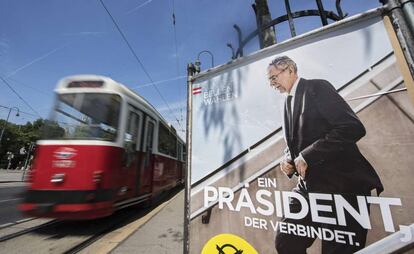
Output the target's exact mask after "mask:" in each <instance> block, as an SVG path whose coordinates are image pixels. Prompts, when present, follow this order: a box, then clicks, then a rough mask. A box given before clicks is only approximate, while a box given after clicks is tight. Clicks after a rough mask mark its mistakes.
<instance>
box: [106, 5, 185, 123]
mask: <svg viewBox="0 0 414 254" xmlns="http://www.w3.org/2000/svg"><path fill="white" fill-rule="evenodd" d="M99 2H100V3H101V5H102V7H103V8H104V9H105V11H106V13H107V14H108V15H109V17H110V18H111V20H112V22H113V24H114V25H115V27H116V29H117V30H118V32H119V34H120V35H121V37H122V39H123V40H124V42H125V43H126V45H127V46H128V48H129V50H130V51H131V53H132V55H133V56H134V58H135V59H136V60H137V62H138V64H139V65H140V67H141V69H142V70H143V72H144V73H145V75H146V76H147V77H148V79H149V80H150V82H151V83H154V80H153V79H152V77H151V75H150V74H149V73H148V71H147V69H146V68H145V66H144V64H143V63H142V61H141V60H140V59H139V57H138V55H137V54H136V53H135V50H134V49H133V48H132V46H131V44H130V43H129V41H128V39H127V38H126V36H125V34H124V33H123V32H122V30H121V28H120V27H119V25H118V23H117V22H116V20H115V18H114V17H113V16H112V14H111V12H110V11H109V10H108V8H107V7H106V5H105V4H104V2H103V0H99ZM154 88H155V90H156V91H157V93H158V94H159V96H160V97H161V99H162V100H163V102H164V103H165V105H167V108H168V109H169V111H170V113H171V115H173V116H174V118H175V120H176V121H177V123H178V125H179V126H180V127H181V128H183V127H182V126H181V123H180V120H178V118H177V117H176V116H175V114H174V113H173V111H172V110H171V107H170V105H169V104H168V102H167V101H166V99H165V98H164V96H163V95H162V94H161V92H160V90H159V89H158V87H157V86H156V85H155V84H154Z"/></svg>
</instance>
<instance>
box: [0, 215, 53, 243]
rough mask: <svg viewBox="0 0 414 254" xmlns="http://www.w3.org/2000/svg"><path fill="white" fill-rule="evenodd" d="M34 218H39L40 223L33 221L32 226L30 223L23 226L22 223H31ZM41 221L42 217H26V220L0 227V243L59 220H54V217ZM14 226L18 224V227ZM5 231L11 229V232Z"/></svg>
mask: <svg viewBox="0 0 414 254" xmlns="http://www.w3.org/2000/svg"><path fill="white" fill-rule="evenodd" d="M35 220H39V222H40V224H37V225H36V223H35V225H33V226H30V225H28V226H27V227H25V226H24V224H28V223H32V224H33V222H34V221H35ZM42 221H45V220H44V219H39V218H30V219H27V220H23V221H20V222H15V223H11V224H9V225H5V226H3V227H2V228H0V243H1V242H5V241H7V240H10V239H13V238H16V237H19V236H22V235H25V234H28V233H30V232H33V231H36V230H39V229H41V228H44V227H48V226H51V225H54V224H56V223H58V222H59V220H54V219H50V220H46V222H44V223H42ZM16 226H20V227H19V228H16ZM13 227H14V230H13ZM22 228H23V229H22ZM10 229H12V230H10ZM5 231H11V233H7V232H5ZM13 231H14V232H13Z"/></svg>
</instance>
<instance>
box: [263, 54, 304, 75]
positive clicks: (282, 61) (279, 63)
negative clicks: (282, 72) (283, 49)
mask: <svg viewBox="0 0 414 254" xmlns="http://www.w3.org/2000/svg"><path fill="white" fill-rule="evenodd" d="M272 65H273V66H274V67H276V68H278V67H282V68H286V67H288V66H291V67H292V68H293V72H294V73H297V72H298V67H297V66H296V63H295V62H294V61H293V60H292V59H290V58H289V57H288V56H278V57H276V58H275V59H273V61H272V62H271V63H270V64H269V67H270V66H272Z"/></svg>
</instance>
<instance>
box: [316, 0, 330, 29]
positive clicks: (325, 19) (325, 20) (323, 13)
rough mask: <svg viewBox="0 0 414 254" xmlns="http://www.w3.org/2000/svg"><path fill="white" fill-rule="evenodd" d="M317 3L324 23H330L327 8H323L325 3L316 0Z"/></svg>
mask: <svg viewBox="0 0 414 254" xmlns="http://www.w3.org/2000/svg"><path fill="white" fill-rule="evenodd" d="M316 4H317V5H318V11H319V15H320V16H321V21H322V25H324V26H326V25H328V19H327V18H326V13H325V9H324V8H323V4H322V1H321V0H316Z"/></svg>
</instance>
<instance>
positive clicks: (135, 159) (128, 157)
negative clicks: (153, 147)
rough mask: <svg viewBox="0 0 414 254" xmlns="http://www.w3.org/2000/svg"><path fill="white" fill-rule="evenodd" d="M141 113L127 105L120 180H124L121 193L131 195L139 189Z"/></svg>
mask: <svg viewBox="0 0 414 254" xmlns="http://www.w3.org/2000/svg"><path fill="white" fill-rule="evenodd" d="M142 119H143V114H142V112H141V111H139V110H138V109H137V108H135V107H133V106H132V105H129V107H128V118H127V126H126V131H125V137H124V146H125V147H124V148H125V153H124V172H123V174H122V175H123V178H124V179H122V181H124V184H125V187H123V188H121V191H124V192H125V193H120V194H121V195H127V196H131V195H134V192H131V191H132V190H133V189H135V193H136V192H137V191H138V189H139V184H140V180H139V179H140V178H139V174H140V164H141V152H140V144H141V135H140V134H141V132H142V121H143V120H142Z"/></svg>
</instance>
